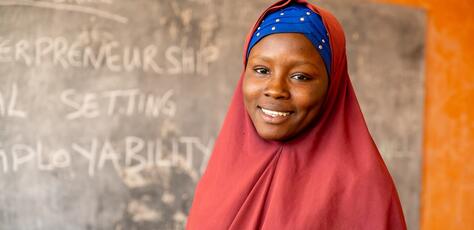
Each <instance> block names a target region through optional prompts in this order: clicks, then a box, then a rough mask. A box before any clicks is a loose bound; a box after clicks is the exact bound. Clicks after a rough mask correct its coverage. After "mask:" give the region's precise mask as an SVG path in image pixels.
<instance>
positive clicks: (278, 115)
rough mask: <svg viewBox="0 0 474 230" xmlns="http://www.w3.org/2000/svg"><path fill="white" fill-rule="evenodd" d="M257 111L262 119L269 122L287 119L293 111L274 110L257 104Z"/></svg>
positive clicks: (278, 122)
mask: <svg viewBox="0 0 474 230" xmlns="http://www.w3.org/2000/svg"><path fill="white" fill-rule="evenodd" d="M257 108H258V113H259V114H260V116H261V117H262V119H263V120H264V121H265V122H266V123H269V124H274V125H277V124H281V123H283V122H285V121H287V120H288V119H289V118H290V116H291V114H293V112H284V111H275V110H270V109H266V108H262V107H260V106H257Z"/></svg>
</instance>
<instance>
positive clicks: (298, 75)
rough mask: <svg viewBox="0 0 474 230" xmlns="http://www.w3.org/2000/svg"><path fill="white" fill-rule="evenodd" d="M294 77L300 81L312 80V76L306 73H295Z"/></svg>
mask: <svg viewBox="0 0 474 230" xmlns="http://www.w3.org/2000/svg"><path fill="white" fill-rule="evenodd" d="M291 78H292V79H295V80H298V81H307V80H310V79H311V78H309V77H307V76H306V75H304V74H295V75H293V76H291Z"/></svg>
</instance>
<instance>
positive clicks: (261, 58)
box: [248, 55, 321, 70]
mask: <svg viewBox="0 0 474 230" xmlns="http://www.w3.org/2000/svg"><path fill="white" fill-rule="evenodd" d="M251 59H260V60H262V61H265V62H272V60H273V59H272V58H269V57H267V56H264V55H253V56H250V57H249V60H248V61H250V60H251ZM290 63H291V64H292V65H294V66H300V65H311V66H313V67H314V68H316V69H318V70H319V69H321V66H318V65H316V64H315V63H313V62H310V61H307V60H295V61H292V62H290Z"/></svg>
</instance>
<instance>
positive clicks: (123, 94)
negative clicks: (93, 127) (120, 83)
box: [60, 89, 176, 120]
mask: <svg viewBox="0 0 474 230" xmlns="http://www.w3.org/2000/svg"><path fill="white" fill-rule="evenodd" d="M172 96H173V90H168V91H166V92H165V93H164V94H163V95H161V96H155V95H153V94H144V93H141V92H140V90H139V89H127V90H111V91H105V92H99V93H79V92H77V91H76V90H75V89H66V90H64V91H63V92H62V93H61V95H60V99H61V102H62V103H63V104H64V105H66V106H67V108H69V109H71V110H72V111H71V112H69V113H67V114H66V115H65V117H66V119H68V120H75V119H79V118H96V117H99V116H101V115H105V116H114V115H122V116H133V115H144V116H145V117H152V118H158V117H160V115H161V114H163V115H165V116H168V117H174V115H175V113H176V103H175V102H174V101H173V100H172V98H171V97H172Z"/></svg>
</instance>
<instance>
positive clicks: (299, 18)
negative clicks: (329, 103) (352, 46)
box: [247, 4, 331, 76]
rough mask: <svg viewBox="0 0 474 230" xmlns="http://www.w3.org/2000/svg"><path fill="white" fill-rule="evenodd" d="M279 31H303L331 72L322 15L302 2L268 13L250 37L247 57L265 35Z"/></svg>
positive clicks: (329, 52)
mask: <svg viewBox="0 0 474 230" xmlns="http://www.w3.org/2000/svg"><path fill="white" fill-rule="evenodd" d="M277 33H301V34H303V35H305V36H306V37H307V38H308V39H309V40H310V41H311V43H313V45H314V47H315V48H316V49H317V50H318V51H319V54H320V55H321V57H322V59H323V61H324V64H325V65H326V70H327V73H328V76H329V73H330V72H331V71H330V69H331V48H330V46H329V37H328V33H327V31H326V27H324V24H323V21H322V19H321V16H319V15H318V14H317V13H315V12H313V11H312V10H310V9H309V8H307V7H306V6H304V5H301V4H291V5H289V6H287V7H284V8H282V9H279V10H277V11H275V12H271V13H269V14H267V15H266V16H265V18H263V20H262V22H261V23H260V25H259V27H258V28H257V30H256V31H255V33H254V34H253V35H252V38H251V39H250V43H249V47H248V50H247V57H248V55H249V53H250V50H251V49H252V47H253V46H254V45H255V44H257V42H259V41H260V40H261V39H262V38H264V37H265V36H268V35H270V34H277Z"/></svg>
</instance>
